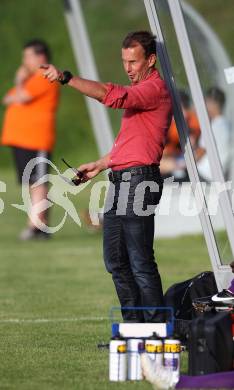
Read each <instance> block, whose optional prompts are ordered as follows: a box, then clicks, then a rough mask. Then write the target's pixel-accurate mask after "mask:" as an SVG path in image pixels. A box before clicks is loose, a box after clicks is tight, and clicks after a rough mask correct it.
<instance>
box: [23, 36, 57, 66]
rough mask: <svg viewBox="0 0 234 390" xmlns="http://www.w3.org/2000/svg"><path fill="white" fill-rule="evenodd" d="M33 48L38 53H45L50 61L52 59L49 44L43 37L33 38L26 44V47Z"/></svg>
mask: <svg viewBox="0 0 234 390" xmlns="http://www.w3.org/2000/svg"><path fill="white" fill-rule="evenodd" d="M29 47H30V48H33V50H34V52H35V53H36V54H44V56H45V57H46V58H47V60H48V61H50V59H51V52H50V49H49V46H48V44H47V43H46V42H45V41H43V40H41V39H32V40H31V41H28V42H27V43H25V45H24V49H27V48H29Z"/></svg>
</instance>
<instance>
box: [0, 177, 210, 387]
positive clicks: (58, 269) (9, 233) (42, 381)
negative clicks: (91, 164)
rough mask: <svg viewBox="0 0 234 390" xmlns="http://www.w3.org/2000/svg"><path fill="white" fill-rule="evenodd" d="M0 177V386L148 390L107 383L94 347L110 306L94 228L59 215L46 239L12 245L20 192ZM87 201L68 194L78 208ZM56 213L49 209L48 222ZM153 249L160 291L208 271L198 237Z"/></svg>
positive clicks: (105, 332) (104, 360)
mask: <svg viewBox="0 0 234 390" xmlns="http://www.w3.org/2000/svg"><path fill="white" fill-rule="evenodd" d="M0 180H2V181H4V182H5V183H6V185H7V192H6V193H3V194H1V196H0V198H2V200H3V202H4V204H5V209H4V211H3V213H2V214H1V215H0V229H1V236H0V258H1V261H0V307H1V311H0V332H1V337H0V360H1V364H0V378H1V380H0V388H1V389H17V390H18V389H24V390H26V389H79V390H80V389H84V390H89V389H90V390H91V389H92V390H96V389H97V390H98V389H100V390H101V389H102V390H103V389H117V388H120V386H121V388H123V389H125V388H126V389H128V388H129V389H130V388H134V389H138V388H139V389H150V388H151V386H150V385H149V384H148V383H146V382H142V383H135V384H133V383H124V384H121V385H119V384H114V383H109V381H108V352H107V351H106V350H105V351H100V350H98V349H97V344H98V343H99V342H102V341H104V342H108V341H109V337H110V322H109V320H108V319H106V318H107V317H108V312H109V309H110V307H111V306H113V305H117V304H118V302H117V299H116V295H115V291H114V288H113V284H112V281H111V277H110V275H108V274H107V273H106V271H105V269H104V265H103V260H102V235H101V233H93V234H90V233H87V231H86V230H85V229H84V228H79V227H78V226H77V225H76V224H75V223H74V222H73V221H72V220H71V219H67V221H66V223H65V225H64V227H63V229H62V230H61V231H59V232H58V233H56V234H55V235H54V237H53V239H51V240H50V241H47V242H27V243H24V242H20V241H19V240H18V239H17V235H18V233H19V231H20V229H22V227H23V226H24V223H25V218H26V216H25V215H24V214H23V213H22V211H19V210H17V209H15V208H13V207H12V206H11V204H12V203H21V200H20V196H21V194H20V190H19V188H18V187H17V186H16V185H15V180H14V176H13V173H12V172H10V171H8V172H1V174H0ZM87 198H88V197H87V195H83V198H82V196H81V198H80V199H79V198H78V199H75V203H76V206H77V208H78V209H83V208H85V207H86V206H87V205H86V203H87ZM59 217H61V210H60V209H59V207H54V210H53V211H52V221H53V223H55V222H56V221H57V220H58V219H59ZM155 250H156V254H157V260H158V264H159V267H160V271H161V275H162V278H163V285H164V290H165V289H166V288H167V287H169V286H170V285H171V284H172V283H174V282H176V281H180V280H184V279H185V278H188V277H190V276H192V275H194V274H196V273H198V272H200V271H203V270H207V269H209V268H210V264H209V260H208V255H207V251H206V247H205V244H204V241H203V239H202V237H201V236H190V237H181V238H178V239H171V240H157V241H156V242H155ZM102 318H103V319H102ZM43 319H49V320H51V321H50V322H46V321H44V322H43ZM17 320H19V321H18V322H17ZM35 320H36V321H35ZM185 360H186V359H185ZM185 364H186V363H185Z"/></svg>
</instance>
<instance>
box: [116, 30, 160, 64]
mask: <svg viewBox="0 0 234 390" xmlns="http://www.w3.org/2000/svg"><path fill="white" fill-rule="evenodd" d="M155 39H156V37H155V36H154V35H153V34H151V33H150V32H149V31H133V32H130V33H129V34H128V35H127V36H126V37H125V38H124V40H123V43H122V48H123V49H128V48H129V47H134V46H136V45H141V46H142V47H143V49H144V52H145V58H148V57H149V56H150V55H151V54H155V55H156V54H157V50H156V40H155Z"/></svg>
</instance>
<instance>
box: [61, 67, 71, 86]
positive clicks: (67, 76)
mask: <svg viewBox="0 0 234 390" xmlns="http://www.w3.org/2000/svg"><path fill="white" fill-rule="evenodd" d="M72 77H73V74H72V73H71V72H70V71H69V70H64V71H63V72H62V78H61V77H59V79H58V81H59V82H60V84H62V85H64V84H67V83H69V81H70V80H71V79H72Z"/></svg>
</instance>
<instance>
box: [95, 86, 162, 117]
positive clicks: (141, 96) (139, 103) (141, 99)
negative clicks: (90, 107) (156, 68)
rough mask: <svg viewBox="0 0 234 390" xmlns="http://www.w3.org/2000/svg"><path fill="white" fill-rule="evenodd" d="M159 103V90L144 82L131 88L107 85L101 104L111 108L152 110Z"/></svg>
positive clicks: (157, 87)
mask: <svg viewBox="0 0 234 390" xmlns="http://www.w3.org/2000/svg"><path fill="white" fill-rule="evenodd" d="M159 101H160V88H159V86H157V85H156V83H152V82H150V81H146V82H143V83H140V84H137V85H133V86H121V85H117V84H112V83H108V89H107V92H106V94H105V96H104V98H103V100H102V103H103V104H105V105H106V106H107V107H111V108H124V109H126V108H133V109H138V110H152V109H155V108H157V106H158V105H159Z"/></svg>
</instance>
